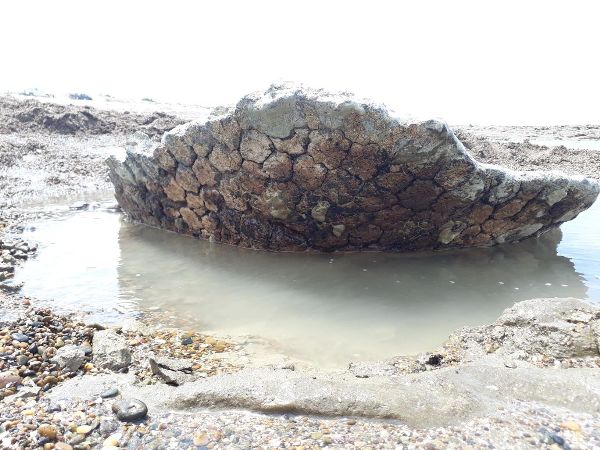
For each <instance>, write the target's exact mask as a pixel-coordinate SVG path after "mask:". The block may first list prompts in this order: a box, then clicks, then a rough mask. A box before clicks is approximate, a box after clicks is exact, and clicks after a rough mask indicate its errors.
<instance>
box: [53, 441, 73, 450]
mask: <svg viewBox="0 0 600 450" xmlns="http://www.w3.org/2000/svg"><path fill="white" fill-rule="evenodd" d="M54 450H73V447H71V446H70V445H69V444H67V443H65V442H57V443H56V444H54Z"/></svg>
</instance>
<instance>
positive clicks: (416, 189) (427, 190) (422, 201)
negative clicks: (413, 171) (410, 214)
mask: <svg viewBox="0 0 600 450" xmlns="http://www.w3.org/2000/svg"><path fill="white" fill-rule="evenodd" d="M441 193H442V188H440V187H439V186H437V185H436V184H435V183H433V182H432V181H427V180H416V181H415V182H414V183H413V184H411V185H410V186H409V187H407V188H406V189H404V190H403V191H402V192H400V193H399V194H398V200H400V203H401V204H402V206H404V207H405V208H408V209H412V210H415V211H421V210H425V209H428V208H429V207H430V206H431V205H432V204H433V202H434V201H435V200H436V199H437V198H438V197H439V195H440V194H441Z"/></svg>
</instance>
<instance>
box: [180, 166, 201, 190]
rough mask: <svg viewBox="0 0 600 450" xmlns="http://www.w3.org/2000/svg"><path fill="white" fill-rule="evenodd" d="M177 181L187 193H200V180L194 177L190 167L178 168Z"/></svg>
mask: <svg viewBox="0 0 600 450" xmlns="http://www.w3.org/2000/svg"><path fill="white" fill-rule="evenodd" d="M175 181H177V184H178V185H179V186H181V187H182V188H183V189H185V190H186V191H188V192H192V193H194V194H197V193H198V189H199V183H198V179H197V178H196V176H195V175H194V172H192V169H190V168H189V167H186V166H184V165H182V164H180V165H179V167H177V172H176V174H175Z"/></svg>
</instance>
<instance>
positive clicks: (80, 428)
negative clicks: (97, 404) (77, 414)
mask: <svg viewBox="0 0 600 450" xmlns="http://www.w3.org/2000/svg"><path fill="white" fill-rule="evenodd" d="M75 431H76V432H77V433H79V434H88V433H89V432H90V431H92V427H91V426H89V425H80V426H78V427H77V429H76V430H75Z"/></svg>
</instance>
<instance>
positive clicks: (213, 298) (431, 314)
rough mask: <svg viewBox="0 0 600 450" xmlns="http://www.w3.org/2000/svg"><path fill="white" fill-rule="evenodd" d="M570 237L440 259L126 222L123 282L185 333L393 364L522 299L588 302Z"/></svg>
mask: <svg viewBox="0 0 600 450" xmlns="http://www.w3.org/2000/svg"><path fill="white" fill-rule="evenodd" d="M560 239H561V232H560V231H559V230H555V231H554V232H552V233H548V234H546V235H544V236H542V237H541V238H538V239H536V240H529V241H525V242H521V243H519V244H511V245H505V246H501V247H494V248H480V249H466V250H461V251H453V252H448V253H436V254H433V255H432V254H411V255H406V254H404V255H403V254H386V253H360V254H286V253H269V252H257V251H249V250H244V249H240V248H236V247H229V246H223V245H220V244H211V243H208V242H203V241H196V240H192V239H189V238H186V237H182V236H177V235H175V234H170V233H164V232H163V231H159V230H155V229H151V228H147V227H143V226H137V225H130V224H124V225H123V226H122V227H121V230H120V232H119V245H120V248H121V263H120V266H119V282H120V286H121V290H122V293H127V295H128V296H129V295H133V296H136V297H137V298H139V302H140V308H141V309H148V308H150V307H158V308H159V309H160V311H164V313H165V314H166V315H174V316H176V317H177V318H178V321H179V323H190V324H195V325H197V326H198V327H201V328H204V329H206V328H209V329H211V330H217V331H223V332H233V333H235V332H240V333H242V334H246V333H249V334H258V335H262V336H264V337H266V338H272V339H276V340H279V341H282V342H284V346H287V347H289V348H290V349H292V353H295V354H296V355H300V356H305V357H307V358H317V359H319V358H326V359H328V360H330V359H335V358H338V357H342V358H346V360H348V359H352V358H353V356H355V355H357V354H360V355H361V357H365V356H366V355H368V356H370V357H386V356H391V355H393V354H397V353H402V352H414V351H421V350H425V349H428V348H431V347H433V346H435V345H437V344H439V343H441V342H442V341H443V340H444V339H445V338H446V337H447V335H448V334H449V333H450V332H451V331H453V330H454V329H456V328H458V327H460V326H464V325H477V324H481V323H484V322H488V321H491V320H493V319H494V318H495V317H497V316H498V314H499V313H500V312H501V311H502V310H503V309H504V308H506V307H508V306H510V305H512V304H513V303H514V302H516V301H519V300H523V299H529V298H534V297H564V296H574V297H579V298H585V296H586V287H585V285H584V284H583V282H582V280H581V278H580V275H579V274H578V273H577V272H576V271H575V269H574V266H573V264H572V262H571V261H570V260H569V259H568V258H565V257H562V256H558V255H557V245H558V243H559V242H560ZM122 295H123V294H122ZM323 340H326V341H327V345H326V347H327V348H325V349H324V348H323Z"/></svg>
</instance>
